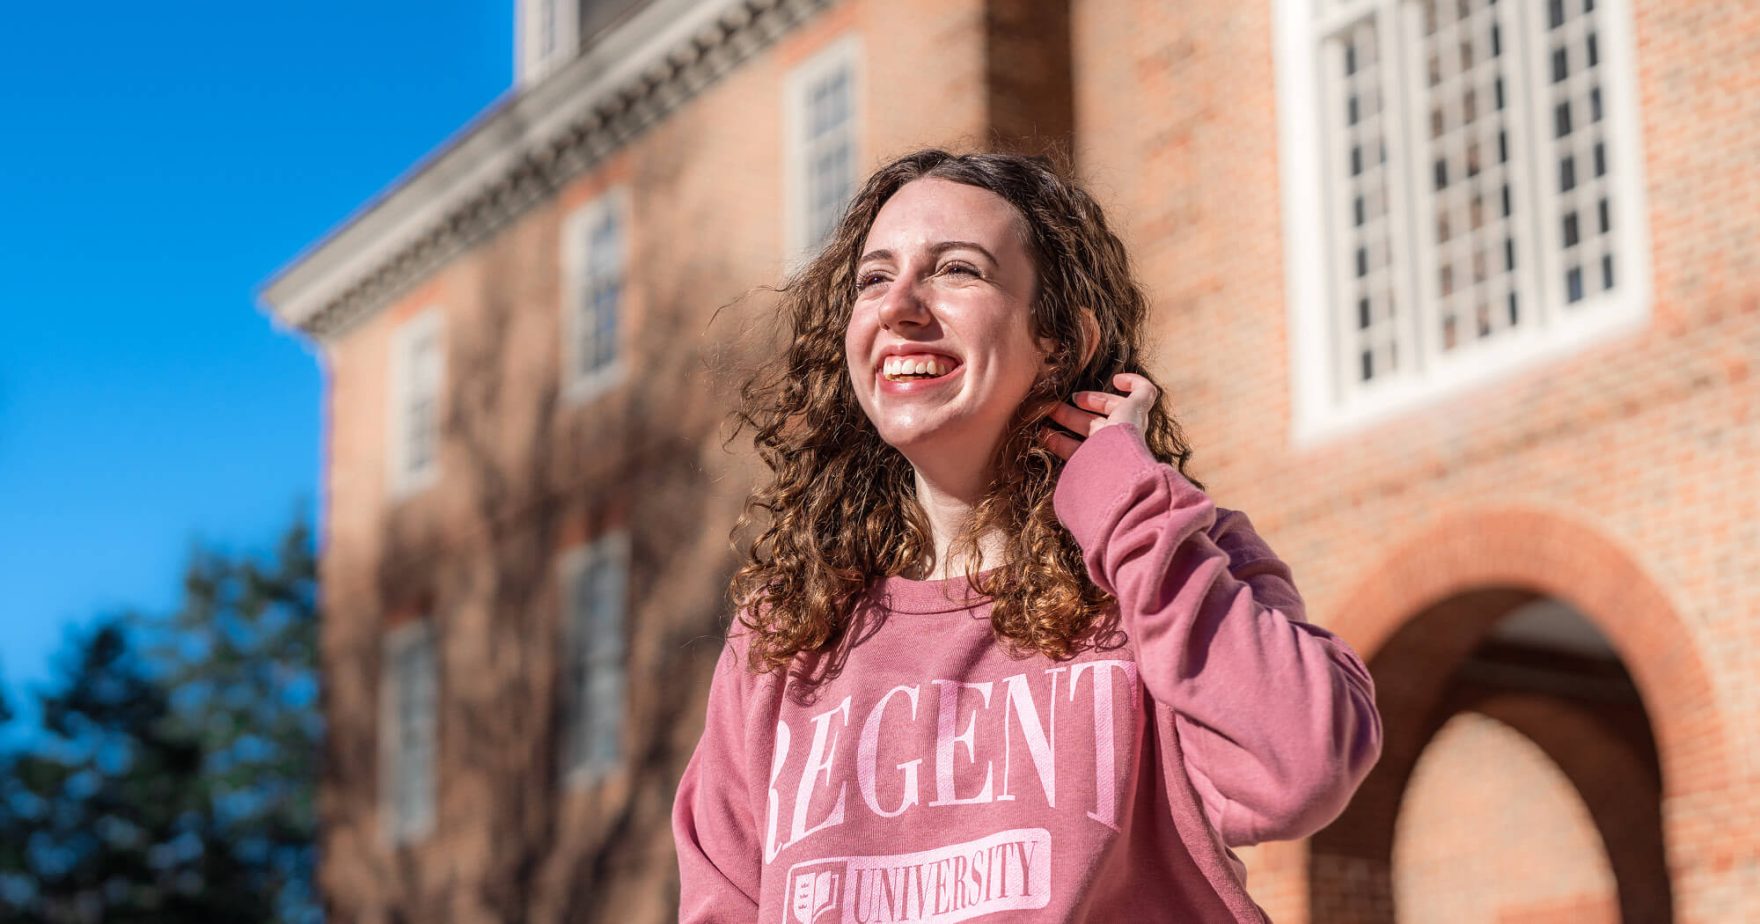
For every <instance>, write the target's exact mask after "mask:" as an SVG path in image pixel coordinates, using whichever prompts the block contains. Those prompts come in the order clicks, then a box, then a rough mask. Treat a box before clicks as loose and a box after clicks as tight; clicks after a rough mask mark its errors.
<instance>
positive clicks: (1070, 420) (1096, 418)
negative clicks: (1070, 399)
mask: <svg viewBox="0 0 1760 924" xmlns="http://www.w3.org/2000/svg"><path fill="white" fill-rule="evenodd" d="M1051 419H1052V420H1055V421H1057V422H1058V423H1060V424H1062V425H1063V426H1064V427H1065V428H1066V429H1069V430H1072V431H1074V432H1075V433H1076V434H1077V435H1080V436H1089V435H1091V434H1092V433H1093V432H1094V425H1095V424H1096V423H1099V422H1100V421H1101V420H1102V418H1101V416H1100V415H1098V414H1090V413H1088V412H1086V411H1083V410H1081V409H1079V408H1076V407H1072V406H1071V405H1069V404H1066V403H1064V402H1061V401H1060V402H1058V403H1057V406H1056V407H1053V408H1052V409H1051Z"/></svg>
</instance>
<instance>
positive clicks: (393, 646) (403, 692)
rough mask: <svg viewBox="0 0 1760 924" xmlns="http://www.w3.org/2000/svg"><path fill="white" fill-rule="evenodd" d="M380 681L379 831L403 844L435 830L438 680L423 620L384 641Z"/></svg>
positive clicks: (430, 636)
mask: <svg viewBox="0 0 1760 924" xmlns="http://www.w3.org/2000/svg"><path fill="white" fill-rule="evenodd" d="M383 664H384V666H383V669H382V674H381V677H380V711H379V716H380V721H379V737H380V748H379V751H380V767H381V774H380V786H381V790H380V791H381V793H382V796H381V813H382V819H383V820H382V830H383V832H384V834H385V838H386V840H388V841H390V842H392V843H402V842H405V841H410V840H414V839H416V838H419V837H421V836H422V835H424V834H426V833H427V832H428V831H429V830H431V829H432V828H433V826H434V798H435V778H436V773H435V762H436V758H437V756H438V753H437V752H438V742H439V702H438V699H439V697H438V691H439V677H438V665H437V662H436V657H435V651H434V632H433V629H432V627H431V626H430V625H429V624H428V622H427V621H426V620H422V621H419V622H415V623H411V624H408V625H404V626H400V627H398V628H397V629H394V630H392V632H391V633H390V634H389V635H388V636H387V637H386V640H385V654H384V662H383Z"/></svg>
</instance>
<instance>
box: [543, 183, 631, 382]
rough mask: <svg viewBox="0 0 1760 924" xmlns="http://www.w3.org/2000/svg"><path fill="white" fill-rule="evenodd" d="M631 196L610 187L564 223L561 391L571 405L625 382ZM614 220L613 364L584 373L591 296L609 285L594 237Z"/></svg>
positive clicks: (592, 319)
mask: <svg viewBox="0 0 1760 924" xmlns="http://www.w3.org/2000/svg"><path fill="white" fill-rule="evenodd" d="M629 198H630V197H629V191H628V190H627V189H625V188H624V187H621V186H616V187H612V188H611V189H608V190H606V191H605V192H603V193H601V194H600V195H599V196H597V197H596V198H594V199H593V200H591V201H589V202H587V203H584V204H582V205H581V206H579V207H578V208H576V209H574V210H573V211H572V212H570V213H569V214H568V216H567V217H566V218H565V219H563V222H562V233H561V235H560V238H561V240H560V244H561V256H560V259H559V261H558V262H559V264H560V265H561V267H562V297H561V299H560V301H561V303H562V391H563V397H564V398H565V399H566V400H567V401H569V402H570V403H580V402H584V401H588V400H590V399H592V398H593V397H595V396H597V395H599V394H601V393H603V392H605V391H607V390H609V389H611V388H613V387H615V386H616V385H618V384H619V383H620V382H622V381H623V378H624V374H625V370H626V367H627V365H628V364H627V361H626V359H625V354H626V352H627V349H626V343H627V341H628V336H627V329H628V327H629V320H630V318H629V311H628V306H629V300H630V299H629V287H630V283H631V281H632V280H631V274H630V271H629V268H630V266H631V262H632V261H631V260H630V240H631V234H630V217H631V212H632V210H631V209H630V206H629ZM607 217H610V218H612V219H613V220H614V222H615V225H614V226H615V227H616V229H617V235H616V240H615V243H614V245H613V247H614V252H613V253H611V254H609V255H607V256H608V258H609V260H610V264H611V266H612V267H613V269H612V271H611V272H612V273H613V274H614V275H615V277H616V279H615V281H616V285H617V288H618V297H617V302H616V304H615V306H614V307H613V308H612V310H613V312H615V315H616V316H615V319H614V339H613V342H612V344H611V359H610V360H609V361H607V362H605V363H603V364H601V365H599V366H596V367H594V368H593V369H590V370H585V371H583V370H582V369H581V361H582V357H581V352H582V350H581V347H582V345H583V342H584V341H585V339H586V334H587V326H588V325H590V324H592V323H593V322H595V321H596V320H597V318H595V317H593V311H594V310H595V308H596V306H595V305H594V304H593V303H592V301H591V295H592V292H593V290H596V289H597V288H598V286H599V285H601V284H603V283H604V282H605V278H604V272H603V269H602V268H601V267H596V266H595V264H596V263H597V262H598V259H597V258H598V256H599V255H598V254H596V253H594V251H593V241H592V234H593V232H594V230H595V229H596V228H598V227H599V226H600V224H601V223H602V222H603V221H604V220H605V219H606V218H607Z"/></svg>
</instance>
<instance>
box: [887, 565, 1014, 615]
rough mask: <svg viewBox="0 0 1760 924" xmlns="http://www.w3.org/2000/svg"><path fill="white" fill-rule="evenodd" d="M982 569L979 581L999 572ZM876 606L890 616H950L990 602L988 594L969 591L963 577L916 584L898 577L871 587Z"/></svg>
mask: <svg viewBox="0 0 1760 924" xmlns="http://www.w3.org/2000/svg"><path fill="white" fill-rule="evenodd" d="M999 570H1001V569H999V568H986V569H984V570H983V571H980V572H978V577H979V578H980V579H982V578H984V577H986V576H988V575H990V574H992V573H993V572H996V571H999ZM874 596H875V598H876V601H877V602H878V603H879V604H880V606H882V607H884V608H885V609H887V610H889V611H891V612H894V613H921V614H928V613H953V612H958V611H960V610H967V609H971V608H972V607H974V606H977V605H979V604H982V603H988V602H989V601H990V595H989V594H981V593H977V592H976V591H973V590H972V588H971V585H970V584H969V583H968V581H967V579H966V576H965V575H964V574H961V575H957V576H955V577H950V578H940V579H934V580H927V581H916V580H912V579H910V578H907V577H902V576H899V575H896V574H895V575H892V576H891V577H887V578H884V579H882V580H881V581H880V582H879V583H878V584H876V585H875V588H874Z"/></svg>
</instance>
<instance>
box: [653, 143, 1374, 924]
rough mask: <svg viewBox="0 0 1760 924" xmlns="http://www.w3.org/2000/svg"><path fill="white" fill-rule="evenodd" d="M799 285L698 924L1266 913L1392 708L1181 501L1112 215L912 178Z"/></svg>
mask: <svg viewBox="0 0 1760 924" xmlns="http://www.w3.org/2000/svg"><path fill="white" fill-rule="evenodd" d="M782 292H783V306H784V309H785V312H784V313H785V316H786V318H787V320H788V322H789V324H790V327H791V330H790V333H791V334H792V336H791V337H790V339H789V340H788V343H789V344H790V345H789V348H788V349H787V350H786V351H785V352H784V353H783V354H782V355H781V356H780V357H779V358H778V359H777V360H776V361H775V363H774V364H773V365H771V366H770V367H769V368H767V369H764V370H762V371H761V372H760V373H759V374H758V375H757V376H755V377H754V378H753V379H752V380H751V381H750V382H748V383H747V385H746V387H745V389H744V390H743V392H742V395H743V399H744V400H743V404H742V407H741V409H740V411H739V412H738V419H739V421H740V422H741V423H742V424H743V425H747V426H749V427H751V429H752V432H753V440H754V443H755V445H756V448H757V450H758V452H759V454H760V456H761V457H762V458H763V459H764V461H765V462H766V463H767V464H768V465H769V467H770V469H771V472H772V475H773V477H772V479H771V480H770V482H769V483H768V484H765V485H762V486H761V487H759V488H758V489H757V490H756V491H754V492H753V495H752V497H751V499H750V501H749V504H748V510H747V516H746V517H744V518H742V522H741V526H742V527H743V526H744V524H745V523H746V522H747V519H748V518H753V517H754V516H755V515H761V516H762V518H764V519H765V520H766V521H767V522H765V523H764V525H763V528H762V529H761V530H760V532H759V534H758V536H757V538H756V540H755V541H753V542H752V544H751V546H750V548H749V551H748V553H747V554H748V558H747V561H746V562H745V564H744V565H743V566H742V567H741V569H740V570H739V572H738V573H737V574H736V575H735V577H734V579H733V582H732V587H731V592H732V596H733V599H734V601H735V603H736V605H737V608H738V617H737V619H736V622H735V624H734V625H733V627H732V628H731V629H730V631H729V633H728V638H727V643H726V646H725V648H724V650H723V653H722V657H721V660H720V663H719V665H718V666H717V668H716V674H715V679H714V682H713V685H712V688H711V692H710V699H709V706H708V716H707V721H706V723H705V728H704V731H703V737H702V740H701V742H700V743H699V745H698V747H697V751H696V753H695V754H694V755H693V757H692V759H691V762H690V764H689V766H688V767H687V769H686V771H685V774H684V778H683V779H682V780H681V782H680V784H679V790H678V794H677V798H676V800H675V804H674V813H673V828H674V835H675V838H676V842H677V847H678V856H679V868H680V885H681V918H682V919H684V920H690V921H736V920H738V921H746V920H757V919H759V918H760V917H762V918H763V919H765V920H776V919H779V918H780V919H781V920H783V921H785V922H788V921H795V922H800V924H813V922H826V921H845V920H848V921H936V922H953V921H964V920H968V919H972V918H977V917H981V916H985V915H989V914H993V913H998V912H1005V911H1021V910H1026V911H1032V912H1034V913H1035V916H1033V917H1032V918H1031V919H1033V920H1047V921H1051V920H1056V921H1068V920H1080V919H1091V920H1102V921H1113V920H1131V921H1147V920H1179V921H1258V920H1263V912H1261V911H1260V909H1259V908H1258V906H1257V905H1256V904H1255V903H1254V902H1253V901H1252V899H1251V898H1250V897H1249V896H1248V894H1247V892H1246V890H1245V868H1244V867H1243V866H1242V865H1241V864H1240V862H1239V860H1238V859H1237V858H1236V857H1235V856H1234V854H1233V852H1232V851H1231V850H1230V849H1229V848H1230V847H1233V846H1238V845H1243V844H1251V843H1256V842H1259V841H1264V840H1272V839H1283V838H1296V837H1303V836H1306V835H1307V834H1310V833H1312V832H1314V831H1316V830H1318V829H1319V828H1320V827H1322V826H1324V825H1325V824H1326V823H1327V822H1329V821H1331V820H1332V819H1333V818H1334V817H1336V816H1337V814H1338V813H1339V812H1341V811H1342V810H1343V808H1344V806H1345V803H1346V802H1347V801H1348V799H1349V798H1350V796H1351V794H1352V793H1353V792H1354V791H1355V789H1356V787H1357V785H1358V783H1360V781H1361V780H1362V778H1363V776H1364V775H1365V774H1367V773H1368V771H1369V769H1370V767H1371V766H1372V765H1373V764H1374V763H1375V761H1376V759H1377V758H1378V756H1379V754H1380V747H1381V720H1380V717H1379V714H1378V713H1377V711H1376V709H1375V702H1374V687H1373V684H1372V682H1371V680H1370V678H1369V674H1368V672H1367V670H1366V669H1365V668H1364V666H1363V664H1362V662H1361V660H1360V659H1359V658H1358V657H1357V655H1356V654H1355V652H1353V651H1351V649H1350V648H1349V647H1348V646H1347V645H1345V643H1344V642H1343V641H1341V640H1339V639H1338V638H1337V637H1336V636H1335V635H1333V634H1332V633H1330V632H1328V631H1327V630H1325V629H1323V628H1320V627H1317V626H1313V625H1311V624H1309V623H1307V622H1306V621H1305V615H1304V612H1303V608H1302V601H1301V597H1300V595H1299V594H1298V593H1297V592H1296V589H1295V586H1294V583H1293V577H1292V575H1291V572H1290V570H1289V568H1288V566H1286V565H1285V564H1284V563H1283V562H1282V561H1280V560H1279V559H1278V558H1277V556H1276V555H1275V554H1273V553H1272V551H1271V549H1270V548H1269V547H1268V546H1266V544H1265V543H1264V541H1263V540H1261V539H1260V538H1259V537H1258V535H1257V534H1256V533H1255V532H1254V531H1253V528H1252V526H1251V523H1250V522H1249V521H1248V519H1247V517H1246V516H1245V514H1242V513H1240V512H1238V511H1233V510H1225V509H1223V508H1220V507H1217V506H1216V505H1215V504H1214V503H1213V502H1212V501H1211V500H1210V498H1209V497H1208V496H1207V495H1206V494H1205V493H1204V491H1203V486H1202V484H1200V483H1199V482H1198V481H1196V480H1195V479H1193V478H1192V477H1191V476H1189V475H1187V474H1186V472H1185V470H1184V466H1185V463H1186V461H1187V459H1188V458H1189V456H1190V454H1191V453H1190V450H1189V449H1188V448H1187V446H1186V445H1185V442H1184V440H1183V439H1182V437H1181V435H1180V431H1179V428H1178V426H1177V425H1176V424H1175V422H1174V420H1173V418H1172V416H1171V415H1170V414H1169V413H1168V412H1167V410H1166V407H1165V402H1164V399H1163V394H1162V390H1161V389H1160V388H1159V387H1158V386H1157V385H1156V384H1155V382H1154V379H1153V378H1152V376H1151V375H1150V373H1149V371H1148V370H1147V369H1146V368H1145V366H1144V360H1143V355H1142V341H1143V336H1144V333H1143V329H1144V324H1145V320H1146V315H1147V300H1146V299H1145V298H1144V296H1143V294H1142V291H1141V288H1140V287H1139V285H1138V284H1137V282H1136V280H1135V279H1134V278H1133V276H1132V274H1131V271H1130V265H1129V260H1128V258H1127V255H1126V253H1125V249H1124V247H1123V245H1122V244H1121V243H1120V241H1119V239H1118V238H1117V236H1116V235H1114V234H1113V233H1112V232H1111V231H1110V230H1109V229H1108V227H1107V224H1106V221H1105V218H1104V216H1103V215H1102V213H1101V210H1100V207H1099V206H1098V205H1097V204H1096V203H1095V202H1094V200H1093V199H1092V198H1091V197H1090V196H1089V195H1088V194H1087V193H1086V192H1085V191H1083V190H1082V189H1081V188H1080V186H1079V185H1078V184H1076V183H1075V182H1074V181H1073V180H1072V179H1071V178H1070V177H1069V174H1068V172H1067V170H1065V169H1062V168H1059V167H1057V166H1055V165H1053V164H1052V163H1050V162H1049V161H1047V160H1044V159H1042V158H1029V157H1018V156H1013V155H1002V154H970V155H954V154H950V153H947V152H945V151H939V150H926V151H919V152H915V153H912V154H909V155H906V156H905V157H902V158H899V159H898V160H895V161H893V162H892V163H889V164H887V165H885V166H883V167H881V168H880V169H879V170H878V171H876V172H875V173H874V175H873V176H872V177H870V178H869V180H868V181H867V183H866V184H865V185H864V187H863V188H862V189H861V190H860V192H859V193H858V194H857V195H856V197H855V198H854V200H853V201H852V202H851V204H850V206H849V208H848V210H847V212H846V213H845V214H844V216H843V219H842V221H841V222H840V224H839V225H838V227H837V229H836V232H835V234H834V235H833V236H832V238H831V240H830V241H829V243H827V245H826V246H825V249H824V250H823V251H822V252H821V253H820V254H819V255H818V256H817V258H816V259H814V260H813V262H811V263H810V264H808V265H807V266H806V267H805V268H804V269H803V270H802V271H801V272H800V273H799V274H798V275H797V276H796V277H795V278H793V279H792V280H790V281H789V282H788V284H787V285H785V286H784V287H783V289H782ZM1060 770H1061V772H1060Z"/></svg>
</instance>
